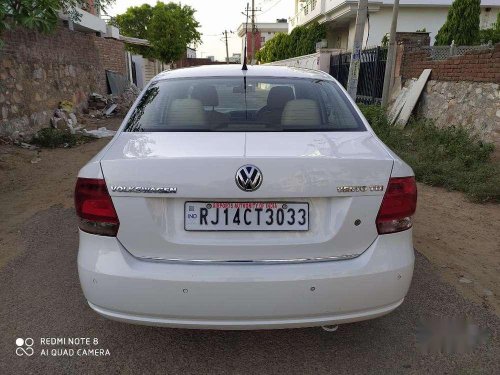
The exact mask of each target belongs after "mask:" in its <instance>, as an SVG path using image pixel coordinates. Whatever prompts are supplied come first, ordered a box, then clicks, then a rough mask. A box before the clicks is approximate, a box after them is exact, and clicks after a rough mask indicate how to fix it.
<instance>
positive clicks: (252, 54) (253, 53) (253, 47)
mask: <svg viewBox="0 0 500 375" xmlns="http://www.w3.org/2000/svg"><path fill="white" fill-rule="evenodd" d="M250 56H251V59H250V64H251V65H253V59H254V57H255V0H252V52H251V55H250Z"/></svg>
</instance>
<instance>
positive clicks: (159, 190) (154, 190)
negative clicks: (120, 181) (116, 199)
mask: <svg viewBox="0 0 500 375" xmlns="http://www.w3.org/2000/svg"><path fill="white" fill-rule="evenodd" d="M111 191H112V192H116V193H149V194H175V193H177V188H176V187H149V186H111Z"/></svg>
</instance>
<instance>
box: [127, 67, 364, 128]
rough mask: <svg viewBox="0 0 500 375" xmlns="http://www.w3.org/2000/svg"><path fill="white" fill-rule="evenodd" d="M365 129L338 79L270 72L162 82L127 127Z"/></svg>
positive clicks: (146, 96)
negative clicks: (273, 75)
mask: <svg viewBox="0 0 500 375" xmlns="http://www.w3.org/2000/svg"><path fill="white" fill-rule="evenodd" d="M364 130H366V129H365V127H364V125H363V123H362V121H361V119H360V118H359V116H358V115H357V114H356V112H355V111H354V108H353V106H352V105H351V103H350V102H349V101H348V100H347V98H346V96H345V94H344V93H343V92H342V91H341V90H340V89H339V87H338V86H337V85H336V84H335V83H334V82H331V81H324V80H313V79H293V78H266V77H261V78H259V77H251V78H250V77H249V78H244V77H241V78H239V77H209V78H193V79H191V78H182V79H167V80H163V81H158V82H156V83H154V84H153V85H151V86H150V87H149V88H148V89H147V91H146V92H145V93H144V95H143V96H142V98H141V100H140V102H139V104H138V106H137V107H136V108H135V110H134V112H133V113H132V115H131V117H130V119H129V121H128V123H127V125H126V127H125V131H127V132H174V131H175V132H189V131H196V132H210V131H234V132H260V131H292V132H293V131H295V132H298V131H364Z"/></svg>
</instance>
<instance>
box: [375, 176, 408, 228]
mask: <svg viewBox="0 0 500 375" xmlns="http://www.w3.org/2000/svg"><path fill="white" fill-rule="evenodd" d="M416 208H417V184H416V183H415V177H397V178H391V179H389V184H388V185H387V189H386V191H385V195H384V199H383V200H382V205H381V206H380V210H379V212H378V216H377V230H378V233H379V234H387V233H396V232H401V231H403V230H407V229H410V228H411V226H412V221H411V216H412V215H413V214H414V213H415V210H416Z"/></svg>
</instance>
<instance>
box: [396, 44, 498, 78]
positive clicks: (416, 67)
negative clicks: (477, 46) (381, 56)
mask: <svg viewBox="0 0 500 375" xmlns="http://www.w3.org/2000/svg"><path fill="white" fill-rule="evenodd" d="M424 69H432V74H431V77H430V79H431V80H439V81H470V82H492V83H500V43H498V44H496V45H495V46H494V47H493V48H491V49H486V50H478V51H470V52H467V53H465V54H464V55H462V56H453V57H451V58H449V59H446V60H432V58H431V56H430V51H429V50H428V49H420V48H409V50H408V51H407V48H406V46H403V56H402V62H401V77H402V78H403V80H405V79H411V78H418V77H419V76H420V74H421V73H422V71H423V70H424Z"/></svg>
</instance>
